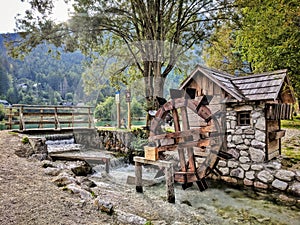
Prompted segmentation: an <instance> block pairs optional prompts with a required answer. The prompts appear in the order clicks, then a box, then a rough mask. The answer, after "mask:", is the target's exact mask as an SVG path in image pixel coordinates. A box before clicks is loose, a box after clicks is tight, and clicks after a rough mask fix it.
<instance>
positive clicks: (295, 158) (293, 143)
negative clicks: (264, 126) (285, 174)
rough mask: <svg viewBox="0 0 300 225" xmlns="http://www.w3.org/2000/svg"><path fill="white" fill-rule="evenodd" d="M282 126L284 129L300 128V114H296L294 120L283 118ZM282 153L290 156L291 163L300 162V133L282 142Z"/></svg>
mask: <svg viewBox="0 0 300 225" xmlns="http://www.w3.org/2000/svg"><path fill="white" fill-rule="evenodd" d="M281 127H282V128H283V129H284V128H285V129H298V130H300V116H295V117H294V118H293V119H292V120H282V121H281ZM281 152H282V155H285V156H287V157H288V158H289V163H290V164H297V163H298V162H300V135H296V136H293V137H291V138H288V140H287V141H285V142H283V143H282V149H281Z"/></svg>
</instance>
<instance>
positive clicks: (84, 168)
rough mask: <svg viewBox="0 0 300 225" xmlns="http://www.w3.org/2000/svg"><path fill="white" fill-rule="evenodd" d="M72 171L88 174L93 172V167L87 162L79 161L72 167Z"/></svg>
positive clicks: (78, 173) (77, 174) (78, 174)
mask: <svg viewBox="0 0 300 225" xmlns="http://www.w3.org/2000/svg"><path fill="white" fill-rule="evenodd" d="M71 171H72V172H73V173H74V174H75V175H76V176H86V175H88V174H91V173H92V167H91V166H90V165H89V164H87V163H86V162H79V163H77V164H76V165H74V167H72V168H71Z"/></svg>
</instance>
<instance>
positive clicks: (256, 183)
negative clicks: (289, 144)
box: [180, 65, 300, 205]
mask: <svg viewBox="0 0 300 225" xmlns="http://www.w3.org/2000/svg"><path fill="white" fill-rule="evenodd" d="M188 88H193V89H196V95H195V98H196V99H197V97H201V96H203V95H207V96H213V98H212V100H211V102H210V104H209V108H210V109H211V111H212V112H213V113H216V112H217V111H222V112H223V115H224V116H222V118H221V119H220V120H221V121H220V122H221V124H222V127H223V129H224V133H225V140H224V141H225V143H226V144H225V146H226V148H227V149H226V150H225V151H227V152H229V153H231V155H233V159H230V160H228V161H225V160H220V161H219V164H218V169H219V170H220V171H221V172H222V176H221V179H223V180H225V181H226V182H231V183H236V184H243V185H246V186H252V187H254V188H258V189H276V190H279V191H283V192H286V193H288V194H291V195H293V196H298V197H300V182H299V181H300V171H292V170H286V169H282V165H281V163H280V160H279V159H278V158H280V157H279V156H280V154H281V138H282V137H283V136H284V135H285V131H284V130H282V129H281V127H280V120H282V119H290V118H291V116H292V112H293V104H294V103H295V97H294V94H293V91H292V89H291V85H290V83H289V79H288V77H287V71H286V70H278V71H273V72H268V73H262V74H255V75H249V76H241V77H235V76H232V75H230V74H228V73H226V72H222V71H219V70H214V69H209V68H206V67H203V66H199V65H198V66H196V68H195V69H194V71H193V72H192V73H191V75H190V76H189V77H188V78H187V79H186V80H185V81H184V82H183V83H182V85H181V87H180V89H184V90H185V89H188ZM194 119H195V120H197V118H194ZM190 124H191V126H192V125H193V124H196V123H194V121H193V119H190ZM226 139H227V140H226ZM295 201H296V202H297V201H298V202H297V203H296V204H298V205H299V204H300V200H299V198H298V199H297V200H295Z"/></svg>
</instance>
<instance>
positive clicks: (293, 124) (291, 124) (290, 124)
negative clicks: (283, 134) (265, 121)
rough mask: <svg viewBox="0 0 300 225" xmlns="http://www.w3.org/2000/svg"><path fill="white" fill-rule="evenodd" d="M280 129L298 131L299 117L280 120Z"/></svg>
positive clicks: (299, 126)
mask: <svg viewBox="0 0 300 225" xmlns="http://www.w3.org/2000/svg"><path fill="white" fill-rule="evenodd" d="M281 127H282V128H289V129H298V130H300V115H298V116H295V117H294V118H293V119H292V120H281Z"/></svg>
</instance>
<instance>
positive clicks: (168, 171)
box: [133, 156, 175, 203]
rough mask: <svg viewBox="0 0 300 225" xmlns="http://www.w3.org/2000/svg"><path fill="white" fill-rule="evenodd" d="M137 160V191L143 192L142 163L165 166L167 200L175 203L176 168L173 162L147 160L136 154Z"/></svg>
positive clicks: (135, 158)
mask: <svg viewBox="0 0 300 225" xmlns="http://www.w3.org/2000/svg"><path fill="white" fill-rule="evenodd" d="M133 161H134V162H135V187H136V191H137V192H139V193H143V181H142V180H143V179H142V176H143V174H142V164H150V165H156V166H159V167H164V168H165V178H166V192H167V201H168V202H169V203H175V191H174V170H173V163H172V162H168V161H163V160H157V161H152V160H147V159H145V158H143V157H139V156H135V157H133Z"/></svg>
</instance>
